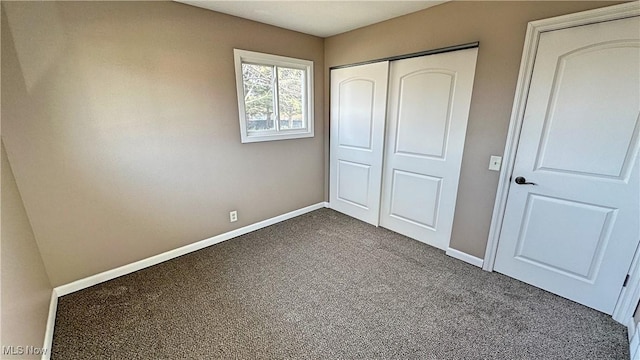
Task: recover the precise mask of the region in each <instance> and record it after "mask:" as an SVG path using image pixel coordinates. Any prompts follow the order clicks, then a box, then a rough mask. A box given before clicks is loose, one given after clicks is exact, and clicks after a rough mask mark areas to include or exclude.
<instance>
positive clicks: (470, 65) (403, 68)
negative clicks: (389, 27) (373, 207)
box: [380, 48, 478, 249]
mask: <svg viewBox="0 0 640 360" xmlns="http://www.w3.org/2000/svg"><path fill="white" fill-rule="evenodd" d="M477 53H478V49H477V48H474V49H467V50H460V51H453V52H449V53H443V54H436V55H429V56H424V57H419V58H413V59H405V60H399V61H394V62H393V63H392V64H391V69H390V78H389V105H388V108H389V111H388V116H387V144H386V150H385V165H384V180H383V191H382V209H381V213H380V224H381V225H382V226H384V227H386V228H388V229H390V230H393V231H396V232H399V233H401V234H404V235H406V236H409V237H412V238H414V239H416V240H419V241H422V242H425V243H427V244H429V245H432V246H435V247H437V248H440V249H447V248H448V246H449V240H450V237H451V229H452V226H453V215H454V211H455V204H456V197H457V195H458V179H459V176H460V166H461V164H462V152H463V149H464V139H465V135H466V131H467V120H468V116H469V107H470V104H471V91H472V89H473V79H474V75H475V67H476V57H477Z"/></svg>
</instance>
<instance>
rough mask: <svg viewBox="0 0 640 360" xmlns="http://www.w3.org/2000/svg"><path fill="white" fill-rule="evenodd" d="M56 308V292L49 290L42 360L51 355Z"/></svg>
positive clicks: (47, 359)
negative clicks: (49, 298) (49, 297)
mask: <svg viewBox="0 0 640 360" xmlns="http://www.w3.org/2000/svg"><path fill="white" fill-rule="evenodd" d="M57 310H58V294H57V293H56V290H55V289H54V290H52V291H51V302H50V303H49V317H48V318H47V327H46V329H45V331H44V344H43V345H42V349H43V350H44V352H43V353H42V358H41V359H42V360H49V358H50V357H51V348H52V346H53V329H54V327H55V324H56V311H57Z"/></svg>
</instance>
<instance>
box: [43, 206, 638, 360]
mask: <svg viewBox="0 0 640 360" xmlns="http://www.w3.org/2000/svg"><path fill="white" fill-rule="evenodd" d="M52 358H53V359H83V360H85V359H182V358H191V359H209V358H224V359H230V358H231V359H256V358H259V359H282V358H294V359H373V358H376V359H581V360H582V359H628V358H629V354H628V343H627V338H626V329H625V328H624V327H623V326H622V325H620V324H617V323H615V322H614V321H613V320H612V319H611V318H610V317H609V316H607V315H604V314H601V313H598V312H596V311H594V310H591V309H588V308H586V307H584V306H581V305H578V304H576V303H573V302H571V301H568V300H565V299H562V298H560V297H558V296H555V295H553V294H550V293H547V292H545V291H542V290H539V289H536V288H534V287H531V286H529V285H526V284H523V283H521V282H519V281H516V280H513V279H510V278H508V277H506V276H503V275H500V274H497V273H488V272H484V271H482V270H480V269H479V268H476V267H473V266H471V265H468V264H465V263H463V262H461V261H459V260H456V259H453V258H450V257H447V256H446V255H444V253H443V252H442V251H440V250H437V249H434V248H432V247H430V246H427V245H424V244H421V243H419V242H417V241H414V240H411V239H408V238H406V237H404V236H401V235H398V234H395V233H393V232H391V231H388V230H385V229H382V228H375V227H373V226H371V225H368V224H365V223H362V222H360V221H358V220H355V219H352V218H349V217H347V216H344V215H342V214H340V213H337V212H335V211H332V210H328V209H322V210H318V211H314V212H312V213H309V214H306V215H303V216H300V217H297V218H295V219H292V220H288V221H285V222H282V223H279V224H276V225H273V226H270V227H268V228H265V229H262V230H259V231H255V232H253V233H250V234H247V235H244V236H241V237H238V238H235V239H232V240H229V241H226V242H224V243H221V244H218V245H215V246H212V247H209V248H206V249H203V250H200V251H197V252H195V253H191V254H189V255H185V256H182V257H180V258H178V259H174V260H171V261H168V262H165V263H162V264H159V265H156V266H153V267H151V268H148V269H145V270H141V271H138V272H136V273H134V274H130V275H127V276H123V277H120V278H118V279H115V280H112V281H109V282H106V283H103V284H100V285H96V286H94V287H91V288H89V289H85V290H82V291H79V292H76V293H73V294H70V295H67V296H64V297H62V298H60V300H59V303H58V313H57V317H56V327H55V336H54V341H53V353H52Z"/></svg>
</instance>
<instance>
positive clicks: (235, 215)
mask: <svg viewBox="0 0 640 360" xmlns="http://www.w3.org/2000/svg"><path fill="white" fill-rule="evenodd" d="M236 221H238V212H237V211H236V210H233V211H232V212H230V213H229V222H236Z"/></svg>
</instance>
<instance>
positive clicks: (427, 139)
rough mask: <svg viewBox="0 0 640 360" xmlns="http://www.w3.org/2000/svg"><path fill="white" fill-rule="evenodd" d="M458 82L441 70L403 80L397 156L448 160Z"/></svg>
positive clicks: (412, 75)
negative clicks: (406, 155)
mask: <svg viewBox="0 0 640 360" xmlns="http://www.w3.org/2000/svg"><path fill="white" fill-rule="evenodd" d="M454 80H455V73H451V72H443V71H438V70H435V71H420V72H417V73H412V74H408V75H406V76H404V77H403V78H402V79H401V80H400V89H399V91H400V95H399V100H398V101H399V103H400V104H399V106H398V114H396V117H397V118H398V133H397V138H396V153H403V154H413V155H418V156H431V157H435V158H444V155H445V149H446V144H447V135H448V128H449V126H448V125H449V121H450V117H451V105H452V100H453V99H452V95H453V92H452V90H453V84H454ZM425 119H428V121H427V120H425ZM418 134H419V135H418Z"/></svg>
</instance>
